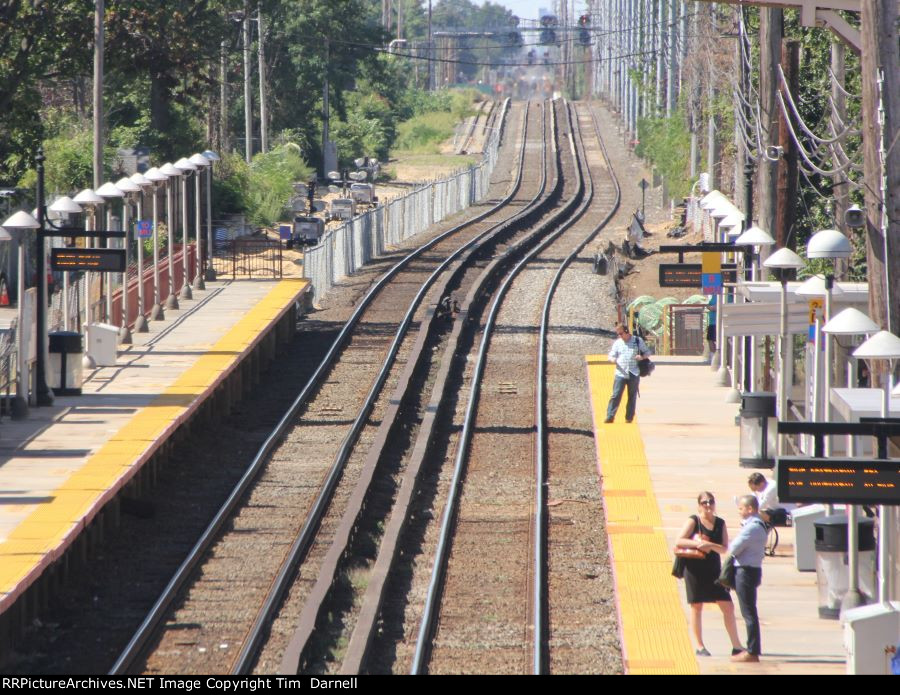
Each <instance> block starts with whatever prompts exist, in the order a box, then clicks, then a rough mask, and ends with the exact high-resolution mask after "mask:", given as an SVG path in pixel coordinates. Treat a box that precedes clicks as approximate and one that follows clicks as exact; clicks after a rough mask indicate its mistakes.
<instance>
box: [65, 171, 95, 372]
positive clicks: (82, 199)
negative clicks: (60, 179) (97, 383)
mask: <svg viewBox="0 0 900 695" xmlns="http://www.w3.org/2000/svg"><path fill="white" fill-rule="evenodd" d="M72 200H74V201H75V202H76V203H78V204H79V205H80V206H81V207H82V208H86V209H87V214H86V215H85V219H84V231H86V232H87V231H91V230H94V229H97V216H98V214H99V213H98V209H97V208H98V206H100V205H103V198H101V197H100V196H99V195H97V194H96V193H94V191H92V190H91V189H90V188H85V189H84V190H83V191H81V192H80V193H79V194H78V195H76V196H75V197H74V198H73V199H72ZM94 243H95V241H94V240H93V239H91V242H90V245H91V246H93V245H94ZM85 245H87V239H86V240H85ZM92 278H93V274H92V273H88V272H86V273H85V274H84V322H83V323H84V324H86V323H90V322H91V320H92V319H93V317H92V316H91V280H92ZM82 361H83V362H84V363H85V367H86V368H87V369H93V368H94V367H95V366H96V365H94V364H93V359H92V358H91V357H90V356H89V355H88V353H87V351H85V353H84V358H83V360H82Z"/></svg>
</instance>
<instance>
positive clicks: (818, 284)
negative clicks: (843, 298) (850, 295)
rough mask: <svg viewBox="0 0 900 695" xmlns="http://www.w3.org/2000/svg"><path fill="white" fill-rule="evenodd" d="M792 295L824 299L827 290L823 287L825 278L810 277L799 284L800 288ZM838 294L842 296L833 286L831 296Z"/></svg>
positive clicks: (838, 289)
mask: <svg viewBox="0 0 900 695" xmlns="http://www.w3.org/2000/svg"><path fill="white" fill-rule="evenodd" d="M794 294H798V295H800V296H801V297H824V296H825V295H826V294H828V289H827V288H826V287H825V278H823V277H822V276H821V275H812V276H810V277H808V278H806V280H804V281H803V282H801V283H800V286H799V287H798V288H797V289H796V290H794ZM839 294H844V291H843V290H842V289H841V288H840V287H838V286H837V285H835V286H834V287H832V288H831V296H832V297H836V296H837V295H839Z"/></svg>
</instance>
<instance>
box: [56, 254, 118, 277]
mask: <svg viewBox="0 0 900 695" xmlns="http://www.w3.org/2000/svg"><path fill="white" fill-rule="evenodd" d="M50 269H51V270H72V271H78V270H92V271H94V272H95V273H124V272H125V249H79V248H72V249H59V248H57V249H50Z"/></svg>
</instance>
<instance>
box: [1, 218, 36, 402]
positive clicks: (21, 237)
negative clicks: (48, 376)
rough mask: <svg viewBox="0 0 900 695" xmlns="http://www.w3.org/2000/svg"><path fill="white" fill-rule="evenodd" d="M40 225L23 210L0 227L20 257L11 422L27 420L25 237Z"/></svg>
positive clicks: (3, 236)
mask: <svg viewBox="0 0 900 695" xmlns="http://www.w3.org/2000/svg"><path fill="white" fill-rule="evenodd" d="M40 226H41V225H40V223H38V221H37V220H36V219H34V217H33V216H31V215H29V214H28V213H27V212H25V211H24V210H20V211H19V212H17V213H15V214H14V215H12V216H11V217H9V218H8V219H7V220H6V221H5V222H4V223H3V226H2V227H0V240H14V241H15V242H16V251H17V255H18V272H17V275H18V277H17V278H16V395H15V397H14V398H13V399H12V403H11V404H10V409H11V414H12V418H13V419H14V420H22V419H24V418H26V417H28V372H27V370H26V367H25V344H24V341H25V330H26V329H25V317H24V311H23V309H24V304H25V233H26V232H27V231H28V230H29V229H33V230H36V229H39V228H40Z"/></svg>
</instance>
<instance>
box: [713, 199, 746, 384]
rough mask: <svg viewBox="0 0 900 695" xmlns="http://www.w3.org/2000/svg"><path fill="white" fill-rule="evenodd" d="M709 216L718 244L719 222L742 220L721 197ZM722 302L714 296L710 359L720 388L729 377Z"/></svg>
mask: <svg viewBox="0 0 900 695" xmlns="http://www.w3.org/2000/svg"><path fill="white" fill-rule="evenodd" d="M708 211H709V216H710V218H711V219H712V224H713V241H714V242H720V241H721V239H720V238H719V236H720V229H721V226H722V224H721V220H724V219H726V218H728V217H736V216H740V217H741V219H743V216H744V215H743V213H742V212H741V211H740V210H739V209H738V208H737V207H735V206H734V205H733V204H732V202H731V201H730V200H728V198H726V197H724V196H722V197H721V198H717V199H715V200H714V201H713V203H712V205H711V206H710V207H709V209H708ZM724 304H725V302H724V295H722V294H719V295H717V296H716V316H717V323H716V346H717V349H716V354H715V355H713V357H712V364H711V365H710V368H711V369H713V370H715V371H716V382H717V383H718V384H719V385H720V386H727V385H728V384H729V383H730V381H731V377H730V376H729V374H728V364H727V363H728V359H727V357H724V355H725V354H726V350H727V347H726V345H725V322H724V321H722V313H723V311H722V308H723V305H724Z"/></svg>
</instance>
